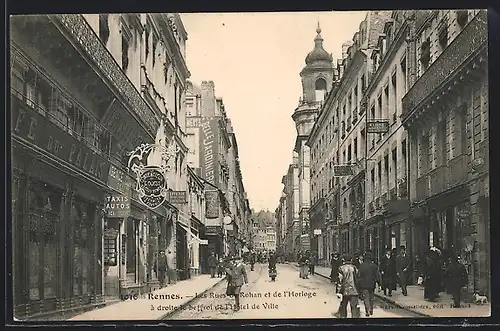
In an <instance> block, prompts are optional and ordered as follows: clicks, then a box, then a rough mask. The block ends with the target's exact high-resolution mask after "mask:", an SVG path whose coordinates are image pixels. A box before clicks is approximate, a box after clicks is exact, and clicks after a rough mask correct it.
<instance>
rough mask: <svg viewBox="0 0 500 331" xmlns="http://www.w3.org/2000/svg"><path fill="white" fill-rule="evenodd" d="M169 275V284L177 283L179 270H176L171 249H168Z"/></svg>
mask: <svg viewBox="0 0 500 331" xmlns="http://www.w3.org/2000/svg"><path fill="white" fill-rule="evenodd" d="M166 256H167V277H168V283H169V284H175V282H176V281H177V271H176V270H175V262H174V254H172V251H171V250H168V251H167V254H166Z"/></svg>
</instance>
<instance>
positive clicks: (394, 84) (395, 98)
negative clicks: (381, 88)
mask: <svg viewBox="0 0 500 331" xmlns="http://www.w3.org/2000/svg"><path fill="white" fill-rule="evenodd" d="M397 87H398V86H397V79H396V73H394V74H393V75H392V78H391V88H392V97H391V103H392V106H391V112H392V121H393V122H396V116H397V112H398V111H397V108H398V106H397V104H398V91H397Z"/></svg>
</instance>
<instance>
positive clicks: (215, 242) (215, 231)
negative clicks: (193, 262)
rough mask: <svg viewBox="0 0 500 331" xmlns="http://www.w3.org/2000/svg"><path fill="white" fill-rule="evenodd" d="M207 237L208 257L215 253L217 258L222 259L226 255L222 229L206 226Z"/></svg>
mask: <svg viewBox="0 0 500 331" xmlns="http://www.w3.org/2000/svg"><path fill="white" fill-rule="evenodd" d="M205 237H206V238H207V239H208V256H210V255H211V254H212V253H214V254H215V256H217V257H222V256H223V255H224V248H223V235H222V227H221V226H216V225H207V226H205ZM207 259H208V258H207Z"/></svg>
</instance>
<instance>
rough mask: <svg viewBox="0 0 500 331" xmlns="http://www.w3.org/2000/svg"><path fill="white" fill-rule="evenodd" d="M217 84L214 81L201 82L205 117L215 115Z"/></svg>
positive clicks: (202, 107)
mask: <svg viewBox="0 0 500 331" xmlns="http://www.w3.org/2000/svg"><path fill="white" fill-rule="evenodd" d="M215 104H216V102H215V84H214V82H213V81H211V80H209V81H205V80H204V81H203V82H201V111H202V116H204V117H213V116H215Z"/></svg>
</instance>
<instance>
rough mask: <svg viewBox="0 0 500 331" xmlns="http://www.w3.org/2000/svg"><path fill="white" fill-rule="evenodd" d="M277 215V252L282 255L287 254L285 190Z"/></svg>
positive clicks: (275, 212) (275, 213) (276, 211)
mask: <svg viewBox="0 0 500 331" xmlns="http://www.w3.org/2000/svg"><path fill="white" fill-rule="evenodd" d="M274 215H275V217H276V252H277V253H279V254H280V255H285V254H287V250H286V247H285V245H286V234H287V223H286V195H285V192H282V193H281V197H280V201H279V205H278V207H277V208H276V210H275V211H274Z"/></svg>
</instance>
